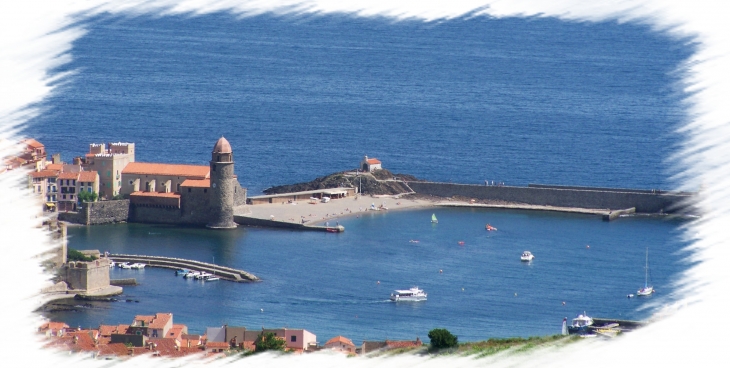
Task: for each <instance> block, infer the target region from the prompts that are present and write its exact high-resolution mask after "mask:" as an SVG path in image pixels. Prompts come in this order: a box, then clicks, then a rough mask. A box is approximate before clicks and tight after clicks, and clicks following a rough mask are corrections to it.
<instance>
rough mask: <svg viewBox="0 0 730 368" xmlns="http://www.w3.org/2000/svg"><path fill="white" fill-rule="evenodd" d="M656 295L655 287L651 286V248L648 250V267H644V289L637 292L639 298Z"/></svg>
mask: <svg viewBox="0 0 730 368" xmlns="http://www.w3.org/2000/svg"><path fill="white" fill-rule="evenodd" d="M653 293H654V287H653V286H649V248H646V266H644V287H643V288H641V289H639V291H637V292H636V295H638V296H648V295H651V294H653Z"/></svg>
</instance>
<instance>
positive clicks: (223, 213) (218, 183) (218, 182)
mask: <svg viewBox="0 0 730 368" xmlns="http://www.w3.org/2000/svg"><path fill="white" fill-rule="evenodd" d="M235 185H236V178H234V176H233V150H231V144H230V143H228V140H226V139H225V138H223V137H221V138H220V139H219V140H218V142H216V143H215V146H214V147H213V153H212V155H211V159H210V194H209V195H210V199H209V203H210V221H209V222H208V224H207V225H206V226H207V227H209V228H212V229H233V228H235V227H236V223H235V222H233V196H234V192H235Z"/></svg>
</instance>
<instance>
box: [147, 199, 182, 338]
mask: <svg viewBox="0 0 730 368" xmlns="http://www.w3.org/2000/svg"><path fill="white" fill-rule="evenodd" d="M164 194H168V193H164ZM179 196H180V195H178V197H179ZM170 320H172V313H157V315H156V316H155V319H154V320H152V323H150V328H164V327H165V325H166V324H167V323H168V322H170Z"/></svg>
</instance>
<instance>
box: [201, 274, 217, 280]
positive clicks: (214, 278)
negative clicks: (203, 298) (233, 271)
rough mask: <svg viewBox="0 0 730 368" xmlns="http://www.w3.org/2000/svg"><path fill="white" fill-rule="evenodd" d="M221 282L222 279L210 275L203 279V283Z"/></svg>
mask: <svg viewBox="0 0 730 368" xmlns="http://www.w3.org/2000/svg"><path fill="white" fill-rule="evenodd" d="M218 280H220V277H217V276H216V275H208V276H207V277H205V278H204V279H203V281H218Z"/></svg>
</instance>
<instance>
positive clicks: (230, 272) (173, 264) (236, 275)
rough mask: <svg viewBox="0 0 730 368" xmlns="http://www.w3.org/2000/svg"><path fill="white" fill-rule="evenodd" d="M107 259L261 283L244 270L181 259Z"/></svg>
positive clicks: (128, 256)
mask: <svg viewBox="0 0 730 368" xmlns="http://www.w3.org/2000/svg"><path fill="white" fill-rule="evenodd" d="M107 258H109V259H111V260H112V261H114V262H130V263H143V264H144V265H146V266H149V267H162V268H170V269H175V270H177V269H180V268H186V269H189V270H194V271H205V272H208V273H213V274H215V275H216V276H218V277H220V278H221V279H223V280H228V281H235V282H255V281H261V280H260V279H259V278H258V277H256V276H255V275H253V274H251V273H248V272H246V271H244V270H237V269H235V268H230V267H224V266H219V265H215V264H212V263H206V262H200V261H194V260H190V259H181V258H170V257H157V256H143V255H136V254H135V255H131V254H110V255H109V256H107Z"/></svg>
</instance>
